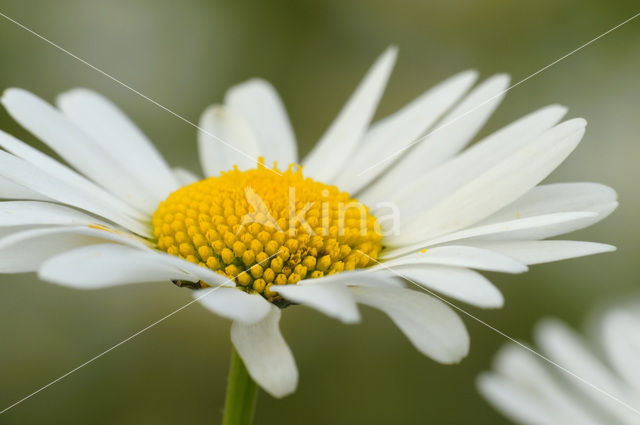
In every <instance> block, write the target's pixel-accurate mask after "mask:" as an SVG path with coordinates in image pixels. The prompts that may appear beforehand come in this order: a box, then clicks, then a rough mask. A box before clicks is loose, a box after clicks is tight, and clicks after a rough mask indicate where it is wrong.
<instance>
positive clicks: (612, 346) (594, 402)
mask: <svg viewBox="0 0 640 425" xmlns="http://www.w3.org/2000/svg"><path fill="white" fill-rule="evenodd" d="M593 325H595V326H592V328H593V329H592V330H593V331H594V332H593V334H594V336H595V337H594V338H590V340H589V341H586V340H585V338H583V337H581V336H580V335H578V334H577V333H576V332H574V331H573V330H572V329H571V328H570V327H569V326H567V325H566V324H564V323H563V322H561V321H558V320H555V319H546V320H543V321H542V322H541V323H540V324H539V325H538V326H537V328H536V332H535V337H536V338H535V340H536V343H537V346H538V347H539V348H540V352H541V353H542V354H543V355H544V356H546V357H547V358H548V359H550V360H551V361H552V362H554V363H556V364H557V365H559V366H560V367H562V368H564V369H565V370H566V371H568V373H567V372H566V371H562V370H560V369H557V368H555V367H554V366H552V365H551V364H548V363H547V362H544V361H543V360H542V359H540V358H539V357H537V356H535V355H534V354H533V353H531V352H529V351H527V350H525V349H524V348H522V347H520V346H518V345H516V344H515V343H512V344H509V345H507V346H505V347H504V348H503V349H502V350H501V351H500V352H499V353H498V355H497V356H496V358H495V361H494V368H493V369H494V370H493V371H492V372H487V373H485V374H483V375H481V376H480V377H479V379H478V388H479V390H480V392H481V393H482V394H483V395H484V397H485V398H487V400H489V402H490V403H491V404H492V405H493V406H495V407H496V408H497V409H498V410H499V411H501V412H502V413H503V414H505V415H506V416H508V417H509V418H511V419H512V420H513V421H514V422H516V423H520V424H527V425H534V424H535V425H539V424H544V425H565V424H581V425H612V424H616V425H618V424H619V425H635V424H638V423H640V367H639V366H638V359H639V358H640V304H638V303H637V302H636V303H626V304H619V305H613V306H610V307H609V308H608V309H606V310H605V311H603V312H601V313H600V314H599V315H597V316H596V320H594V321H593Z"/></svg>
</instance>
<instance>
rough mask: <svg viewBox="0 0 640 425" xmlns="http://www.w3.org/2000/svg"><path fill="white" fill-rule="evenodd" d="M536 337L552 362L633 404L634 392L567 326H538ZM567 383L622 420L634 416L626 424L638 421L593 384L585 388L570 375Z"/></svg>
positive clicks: (547, 322)
mask: <svg viewBox="0 0 640 425" xmlns="http://www.w3.org/2000/svg"><path fill="white" fill-rule="evenodd" d="M535 336H536V342H537V343H538V346H539V347H540V348H541V349H542V351H543V353H544V354H545V355H547V357H549V358H550V359H551V360H552V361H554V362H555V363H557V364H559V365H560V366H562V367H564V368H566V369H568V370H570V371H571V372H572V373H573V374H575V375H577V376H579V377H580V378H581V379H582V380H584V381H587V382H589V383H590V384H591V385H593V386H595V387H596V388H598V389H599V390H601V391H605V392H607V393H609V394H610V395H612V396H614V397H616V398H618V399H620V400H622V401H624V402H627V403H633V402H632V401H631V400H630V395H631V393H630V391H628V388H626V386H624V385H623V384H622V382H620V381H619V380H618V379H617V378H616V377H615V376H614V375H613V374H612V373H611V371H610V370H609V369H608V368H607V367H606V366H605V365H604V364H603V363H602V362H601V361H600V360H599V359H598V358H597V357H596V356H595V355H594V354H593V353H591V352H590V351H589V349H588V348H587V347H586V345H585V343H584V342H583V340H582V338H581V337H580V336H578V335H577V334H576V333H575V332H574V331H573V330H571V329H570V328H569V327H568V326H566V325H565V324H564V323H562V322H559V321H557V320H551V319H547V320H545V321H543V322H542V323H540V324H539V325H538V326H537V327H536V334H535ZM567 382H569V383H570V384H572V386H573V387H574V388H575V389H577V390H578V391H580V392H582V393H584V394H586V395H587V396H588V397H589V398H590V399H591V401H592V402H593V403H596V404H597V405H599V406H600V408H601V409H605V410H607V411H609V412H610V413H611V414H614V415H617V416H618V417H619V418H620V419H621V420H623V419H624V418H625V417H627V418H631V417H633V421H627V422H626V423H629V424H632V423H635V422H637V414H635V413H633V412H631V411H630V410H628V409H627V408H626V407H624V406H622V405H620V404H619V403H617V402H616V401H614V400H612V399H611V398H609V397H607V396H606V395H604V394H602V393H601V392H600V391H598V390H596V389H594V388H593V387H591V386H590V385H585V383H584V382H583V381H581V380H578V379H576V378H573V377H571V376H569V377H568V378H567Z"/></svg>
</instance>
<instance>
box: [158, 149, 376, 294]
mask: <svg viewBox="0 0 640 425" xmlns="http://www.w3.org/2000/svg"><path fill="white" fill-rule="evenodd" d="M294 168H295V170H294ZM152 224H153V231H154V235H155V237H156V239H157V243H158V248H159V249H161V250H162V251H165V252H167V253H169V254H171V255H176V256H179V257H181V258H184V259H186V260H187V261H190V262H192V263H196V264H200V265H201V266H203V267H208V268H209V269H211V270H214V271H216V272H218V273H221V274H223V275H225V276H227V277H229V278H231V279H233V280H234V281H235V283H236V284H237V287H238V288H240V289H243V290H245V291H247V292H257V293H260V294H262V295H263V296H264V297H265V298H267V299H269V300H271V301H273V300H275V299H276V298H277V296H276V293H274V292H273V291H271V290H270V288H271V286H272V285H286V284H296V283H297V282H298V281H300V280H301V279H308V278H317V277H321V276H324V275H330V274H334V273H338V272H341V271H343V270H353V269H356V268H361V267H367V266H369V265H371V263H373V260H372V259H376V258H377V256H378V253H379V252H380V250H381V248H382V245H381V239H382V236H381V233H380V228H379V224H378V222H377V220H376V218H375V217H374V216H373V215H371V214H370V213H369V209H368V208H367V207H366V206H365V205H363V204H361V203H359V202H358V201H356V200H355V199H353V198H351V197H350V196H349V194H347V193H345V192H340V191H339V190H338V188H337V187H335V186H328V185H326V184H323V183H320V182H316V181H314V180H313V179H311V178H305V177H304V176H303V175H302V170H301V169H300V168H299V167H294V165H293V164H292V165H290V166H289V168H288V169H287V170H286V171H280V170H278V168H277V165H276V166H274V167H273V168H272V169H268V168H265V166H264V165H263V163H262V159H260V162H259V163H258V166H257V168H254V169H251V170H247V171H239V170H238V169H237V168H235V167H234V169H233V170H231V171H227V172H223V173H221V174H220V176H218V177H209V178H207V179H204V180H201V181H198V182H196V183H193V184H190V185H188V186H185V187H182V188H180V189H178V190H177V191H175V192H173V193H172V194H171V195H169V197H168V198H167V199H166V200H165V201H164V202H162V203H161V204H160V206H159V207H158V209H157V210H156V212H155V213H154V214H153V218H152Z"/></svg>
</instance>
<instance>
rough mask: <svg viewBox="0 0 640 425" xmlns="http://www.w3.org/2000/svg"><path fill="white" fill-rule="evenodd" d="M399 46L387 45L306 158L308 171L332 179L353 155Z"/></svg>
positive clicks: (324, 178) (325, 179) (389, 72)
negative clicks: (389, 46) (387, 47)
mask: <svg viewBox="0 0 640 425" xmlns="http://www.w3.org/2000/svg"><path fill="white" fill-rule="evenodd" d="M396 56H397V49H396V48H394V47H391V48H389V49H387V50H386V51H385V52H384V53H383V54H382V55H381V56H380V57H379V58H378V60H377V61H376V63H374V64H373V66H372V67H371V69H370V70H369V72H368V73H367V75H366V76H365V77H364V79H363V80H362V82H361V83H360V85H359V86H358V88H357V89H356V91H355V92H354V93H353V94H352V95H351V98H350V99H349V100H348V101H347V103H346V104H345V105H344V107H343V108H342V110H341V111H340V114H339V115H338V116H337V117H336V119H335V120H334V121H333V123H332V124H331V126H330V127H329V128H328V129H327V131H326V133H325V134H324V135H323V136H322V138H321V139H320V141H318V143H317V144H316V145H315V147H314V148H313V150H312V151H311V152H310V153H309V155H307V157H306V158H305V159H304V174H305V175H306V176H309V177H312V178H314V179H316V180H319V181H322V182H325V183H330V182H332V179H333V178H334V177H335V176H337V175H338V173H339V172H340V170H341V169H342V168H343V166H344V165H345V164H346V163H347V161H348V160H349V158H350V157H351V156H352V152H353V150H354V149H355V148H356V146H357V144H358V143H359V142H360V140H361V138H362V137H363V136H364V134H365V132H366V130H367V127H368V126H369V122H370V121H371V118H372V117H373V114H374V112H375V110H376V108H377V106H378V102H379V100H380V97H382V93H383V91H384V88H385V86H386V84H387V80H388V79H389V75H390V74H391V70H392V68H393V65H394V63H395V60H396Z"/></svg>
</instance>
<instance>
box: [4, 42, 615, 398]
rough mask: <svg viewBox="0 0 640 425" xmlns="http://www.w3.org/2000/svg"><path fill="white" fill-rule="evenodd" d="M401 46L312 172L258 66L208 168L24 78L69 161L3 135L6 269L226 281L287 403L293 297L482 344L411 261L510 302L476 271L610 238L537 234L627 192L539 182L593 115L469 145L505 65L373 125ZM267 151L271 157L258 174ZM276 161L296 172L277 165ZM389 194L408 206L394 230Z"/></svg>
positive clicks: (426, 339) (413, 332) (263, 369)
mask: <svg viewBox="0 0 640 425" xmlns="http://www.w3.org/2000/svg"><path fill="white" fill-rule="evenodd" d="M395 58H396V50H395V49H393V48H391V49H388V50H387V51H386V52H385V53H384V54H383V55H382V56H381V57H380V58H379V59H378V61H377V62H376V63H375V64H374V66H373V67H372V69H371V70H370V71H369V73H368V74H367V75H366V77H365V79H364V80H363V82H362V83H361V84H360V85H359V86H358V88H357V89H356V91H355V93H354V94H353V95H352V97H351V98H350V99H349V101H348V102H347V103H346V105H345V106H344V108H343V109H342V111H341V112H340V113H339V115H338V116H337V118H336V119H335V121H334V122H333V124H331V126H330V127H329V129H328V130H327V132H326V133H325V134H324V135H323V136H322V138H321V139H320V141H319V142H318V143H317V145H316V147H315V148H314V149H313V150H312V151H311V153H310V154H309V155H308V156H307V157H306V158H305V159H304V160H303V161H302V164H303V166H304V176H303V175H302V174H301V171H300V169H299V168H298V169H296V168H295V166H291V167H290V168H287V167H286V165H287V164H296V163H297V162H298V155H297V148H296V141H295V137H294V132H293V130H292V127H291V125H290V123H289V119H288V117H287V114H286V111H285V108H284V106H283V104H282V102H281V100H280V99H279V97H278V95H277V93H276V91H275V90H274V88H273V87H272V86H271V85H269V84H268V83H267V82H265V81H262V80H251V81H248V82H245V83H243V84H240V85H238V86H235V87H233V88H231V89H230V90H229V91H228V92H227V95H226V97H225V100H224V105H214V106H211V107H209V108H207V109H206V110H205V112H204V114H203V115H202V118H201V123H200V125H201V129H202V131H200V132H199V139H198V144H199V151H200V160H201V163H202V168H203V170H204V175H205V176H207V177H209V178H207V179H205V180H200V177H197V176H194V175H192V174H191V173H189V172H187V171H185V170H182V169H179V170H172V169H171V168H170V167H169V165H168V164H167V163H166V162H165V160H164V159H163V158H162V157H161V156H160V154H159V153H158V152H157V151H156V150H155V148H154V147H153V145H152V144H151V142H150V141H149V140H148V139H147V138H146V137H145V136H144V135H143V134H142V132H141V131H140V130H139V129H138V128H137V127H136V126H135V125H134V124H133V123H132V122H131V121H130V120H129V119H128V118H127V117H126V116H125V115H124V114H123V113H122V112H121V111H120V110H119V109H117V108H116V107H115V106H114V105H113V104H112V103H110V102H109V101H108V100H106V99H105V98H103V97H101V96H100V95H98V94H96V93H94V92H91V91H88V90H84V89H75V90H71V91H69V92H67V93H63V94H62V95H60V96H59V98H58V99H57V107H52V106H51V105H49V104H48V103H46V102H45V101H43V100H41V99H40V98H38V97H36V96H34V95H33V94H30V93H28V92H26V91H24V90H20V89H9V90H7V91H5V93H4V95H3V96H2V104H3V105H4V106H5V108H6V109H7V111H8V112H9V114H11V116H12V117H13V118H14V119H15V120H16V121H17V122H19V123H20V124H21V125H22V126H23V127H25V128H26V129H27V130H29V131H30V132H31V133H33V134H34V135H35V136H37V137H38V138H39V139H41V140H42V141H43V142H44V143H45V144H46V145H47V146H48V147H49V148H50V149H51V150H53V151H54V152H55V153H56V154H58V155H59V156H60V157H61V158H62V159H63V160H64V161H65V162H66V163H67V164H68V165H69V166H70V167H69V166H67V165H64V164H63V163H61V162H59V161H57V160H55V159H53V158H51V157H50V156H48V155H45V154H43V153H41V152H39V151H37V150H36V149H33V148H31V147H29V146H28V145H26V144H25V143H23V142H21V141H19V140H17V139H16V138H14V137H12V136H10V135H9V134H6V133H4V132H0V146H1V147H2V148H4V149H5V151H2V152H0V195H1V197H3V198H5V199H9V200H10V201H8V202H3V203H1V204H0V227H1V228H2V230H0V232H1V233H2V236H3V237H2V239H0V271H2V272H4V273H19V272H29V271H37V272H38V274H39V276H40V277H41V278H42V279H44V280H47V281H51V282H55V283H58V284H61V285H66V286H70V287H74V288H83V289H94V288H104V287H108V286H113V285H120V284H125V283H136V282H149V281H163V280H173V281H175V282H176V283H178V284H179V285H183V284H184V285H187V286H192V287H207V286H209V287H213V288H208V289H203V291H211V292H209V293H210V295H207V296H202V295H203V293H202V291H195V292H194V293H195V295H196V296H197V297H199V301H200V302H201V303H202V305H204V306H205V307H206V308H208V309H209V310H211V311H213V312H214V313H217V314H219V315H221V316H224V317H226V318H229V319H231V320H233V326H232V330H231V338H232V341H233V343H234V345H235V347H236V348H237V350H238V352H239V354H240V356H241V357H242V359H243V360H244V362H245V363H246V365H247V368H248V370H249V372H250V373H251V375H252V377H253V378H254V379H255V380H256V381H257V382H258V383H259V384H260V385H261V386H262V387H263V388H264V389H265V390H267V391H268V392H269V393H271V394H272V395H274V396H277V397H280V396H284V395H286V394H289V393H291V392H292V391H294V390H295V388H296V384H297V378H298V373H297V368H296V365H295V362H294V359H293V356H292V355H291V352H290V350H289V348H288V346H287V344H286V343H285V341H284V339H283V338H282V336H281V334H280V331H279V327H278V323H279V319H280V315H281V310H280V308H278V307H284V306H285V305H288V304H290V303H295V304H304V305H308V306H310V307H312V308H315V309H317V310H319V311H321V312H323V313H325V314H327V315H329V316H332V317H335V318H338V319H340V320H342V321H343V322H345V323H353V322H357V321H359V320H360V313H359V311H358V308H357V305H356V304H357V303H361V304H366V305H369V306H372V307H374V308H378V309H380V310H382V311H383V312H385V313H386V314H387V315H389V316H390V318H391V319H392V320H393V321H394V323H395V324H396V325H397V326H398V327H399V328H400V329H401V330H402V331H403V332H404V333H405V335H406V336H407V337H408V338H409V340H410V341H411V342H412V343H413V345H414V346H415V347H416V348H417V349H418V350H420V351H421V352H422V353H424V354H425V355H427V356H429V357H431V358H433V359H435V360H436V361H439V362H442V363H455V362H458V361H460V360H461V359H462V358H463V357H464V356H465V355H466V354H467V351H468V347H469V340H468V335H467V331H466V329H465V327H464V324H463V322H462V321H461V320H460V318H459V317H458V315H456V314H455V313H454V312H453V310H452V309H451V308H450V307H449V306H447V305H446V304H445V303H443V302H442V301H441V300H438V299H437V298H436V297H433V296H431V295H429V294H427V293H425V292H423V291H416V290H413V289H414V288H412V289H407V288H405V286H406V281H405V280H404V279H402V278H400V275H401V276H403V277H406V278H407V279H410V280H411V281H415V282H417V283H418V284H419V285H422V286H423V287H424V288H428V289H429V290H433V291H437V292H439V293H441V294H443V295H445V296H448V297H451V298H454V299H457V300H460V301H463V302H465V303H468V304H471V305H474V306H478V307H483V308H497V307H501V306H502V304H503V298H502V295H501V293H500V292H499V291H498V290H497V289H496V288H495V287H494V286H493V285H492V284H491V283H490V282H489V281H488V280H487V279H486V278H484V277H483V276H482V275H481V274H479V273H478V272H476V271H474V270H472V269H477V270H488V271H498V272H505V273H521V272H524V271H526V270H527V266H528V265H530V264H537V263H543V262H549V261H556V260H561V259H567V258H572V257H579V256H583V255H590V254H595V253H600V252H606V251H611V250H613V247H611V246H609V245H604V244H598V243H589V242H578V241H558V240H552V241H542V239H545V238H548V237H553V236H556V235H560V234H563V233H567V232H570V231H573V230H576V229H579V228H583V227H586V226H589V225H591V224H593V223H595V222H597V221H599V220H601V219H603V218H604V217H606V216H607V215H608V214H609V213H610V212H611V211H613V210H614V209H615V207H616V206H617V202H616V193H615V192H614V191H613V190H612V189H610V188H608V187H606V186H602V185H599V184H595V183H562V184H549V185H541V186H538V184H539V183H540V182H541V181H542V180H543V179H544V178H546V177H547V176H548V175H549V174H550V173H551V172H552V171H553V170H554V169H555V168H556V167H557V166H558V165H559V164H560V163H561V162H562V161H563V160H564V159H565V158H566V157H567V156H568V155H569V154H570V153H571V151H572V150H573V149H574V148H575V147H576V146H577V145H578V143H579V141H580V140H581V138H582V136H583V134H584V131H585V125H586V123H585V121H584V120H582V119H572V120H569V121H565V122H563V123H560V124H558V123H559V122H560V120H561V119H562V117H563V116H564V114H565V112H566V109H565V108H564V107H562V106H557V105H553V106H548V107H544V108H542V109H539V110H537V111H535V112H533V113H531V114H529V115H527V116H525V117H523V118H521V119H519V120H517V121H516V122H514V123H512V124H510V125H508V126H506V127H504V128H503V129H501V130H499V131H497V132H495V133H493V134H491V135H490V136H488V137H486V138H484V139H483V140H481V141H479V142H477V143H476V144H474V145H473V146H472V147H470V148H468V149H464V148H465V146H466V145H467V144H469V143H470V142H471V141H472V140H473V139H474V136H475V135H476V133H477V132H478V131H479V130H480V129H481V127H482V126H483V125H484V123H485V122H486V121H487V119H488V118H489V116H490V115H491V113H492V112H493V111H494V110H495V108H496V107H497V106H498V104H499V103H500V101H501V99H502V96H503V94H504V92H505V89H506V88H507V86H508V81H509V80H508V77H507V76H505V75H496V76H493V77H491V78H489V79H487V80H486V81H484V82H482V83H481V84H479V85H477V86H476V87H474V88H472V86H473V84H474V82H475V80H476V78H477V74H476V72H474V71H467V72H462V73H460V74H457V75H455V76H453V77H451V78H449V79H447V80H446V81H444V82H442V83H440V84H438V85H437V86H435V87H434V88H432V89H430V90H428V91H426V92H425V93H424V94H422V95H420V96H419V97H417V98H416V99H415V100H414V101H412V102H411V103H409V104H408V105H407V106H405V107H404V108H402V109H401V110H399V111H398V112H396V113H394V114H392V115H390V116H388V117H386V118H384V119H381V120H379V121H377V122H375V123H373V124H371V119H372V117H373V114H374V111H375V110H376V107H377V104H378V101H379V99H380V97H381V96H382V93H383V90H384V87H385V85H386V82H387V79H388V77H389V75H390V73H391V69H392V67H393V64H394V62H395ZM309 107H311V108H313V107H314V106H313V101H312V100H310V103H309ZM429 132H430V133H429ZM423 136H426V137H423ZM421 137H423V139H421V140H420V141H419V142H418V143H413V142H414V141H416V140H417V139H419V138H421ZM229 145H230V146H231V148H230V147H229ZM402 149H404V151H403V152H402V154H400V155H396V153H397V152H398V151H399V150H402ZM259 157H264V164H265V165H268V167H267V166H263V165H260V166H259V167H257V168H256V161H257V158H259ZM275 161H278V162H279V163H280V164H284V165H285V167H284V168H283V170H285V171H280V169H279V168H269V167H271V164H273V163H274V162H275ZM234 166H237V168H235V169H234ZM71 167H73V169H72V168H71ZM74 169H75V170H74ZM309 178H311V179H309ZM312 179H313V180H312ZM247 188H250V189H251V190H250V191H248V190H247ZM291 188H295V189H296V190H297V191H296V192H295V196H296V197H298V196H300V198H296V202H295V203H294V205H295V208H294V209H295V211H291V209H290V208H289V209H288V208H287V205H288V201H289V200H290V195H289V193H290V192H289V189H291ZM247 193H250V194H251V196H250V198H251V199H250V200H247V197H246V194H247ZM347 193H350V194H351V195H353V196H355V197H357V200H356V199H355V198H352V197H351V196H350V195H348V194H347ZM254 195H255V196H258V197H259V200H258V198H255V196H254ZM298 200H300V205H298V202H297V201H298ZM249 201H251V202H249ZM303 201H304V202H303ZM325 201H327V204H328V205H329V206H328V208H329V210H330V211H329V214H328V215H327V214H324V211H322V208H323V205H324V203H325ZM341 202H347V203H350V204H354V205H355V206H356V207H357V208H356V210H359V211H360V214H362V212H363V211H364V215H365V217H362V215H360V216H359V217H358V220H355V221H354V217H353V216H350V215H349V213H345V214H346V219H345V221H344V223H345V225H346V229H342V230H343V232H341V229H340V228H339V225H340V223H338V224H337V225H336V224H335V220H339V219H340V207H339V205H338V204H340V203H341ZM250 205H253V208H250ZM256 205H258V206H256ZM309 205H311V206H309ZM385 205H386V206H388V205H393V206H394V211H395V214H394V215H393V218H394V220H393V223H391V224H390V223H387V222H386V221H385V219H386V218H387V217H385V214H384V213H385V212H386V211H385V209H384V206H385ZM307 206H308V208H309V209H308V211H307V210H305V208H307ZM367 206H368V207H367ZM265 207H266V208H268V209H269V210H270V211H268V212H269V214H266V211H262V210H264V208H265ZM301 212H304V213H305V214H302V215H303V216H301V215H300V213H301ZM287 213H293V215H288V214H287ZM312 213H313V214H312ZM325 217H328V218H327V220H330V221H329V222H328V223H323V220H324V219H325ZM342 218H345V217H342ZM265 220H266V221H265ZM274 220H275V223H274V222H273V221H274ZM292 220H294V221H295V226H293V233H289V232H288V231H287V229H288V227H289V226H287V224H291V223H290V222H291V221H292ZM350 220H351V221H350ZM363 220H364V221H363ZM398 221H399V222H398ZM363 222H364V224H365V225H366V226H364V228H365V229H366V230H368V232H367V233H366V234H364V233H362V232H361V230H360V229H361V227H360V226H359V225H358V224H362V223H363ZM267 224H269V225H267ZM276 224H277V226H276ZM324 224H327V226H325V225H324ZM379 226H381V229H379ZM310 228H311V229H312V230H314V233H313V234H310V232H309V229H310ZM279 229H280V230H279ZM318 229H320V231H319V232H316V230H318ZM390 229H392V230H391V231H389V230H390ZM323 230H326V232H323ZM378 230H380V231H378ZM381 234H384V236H381ZM391 268H392V269H393V271H391ZM189 282H191V283H189ZM238 289H241V290H238ZM209 293H207V294H209Z"/></svg>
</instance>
